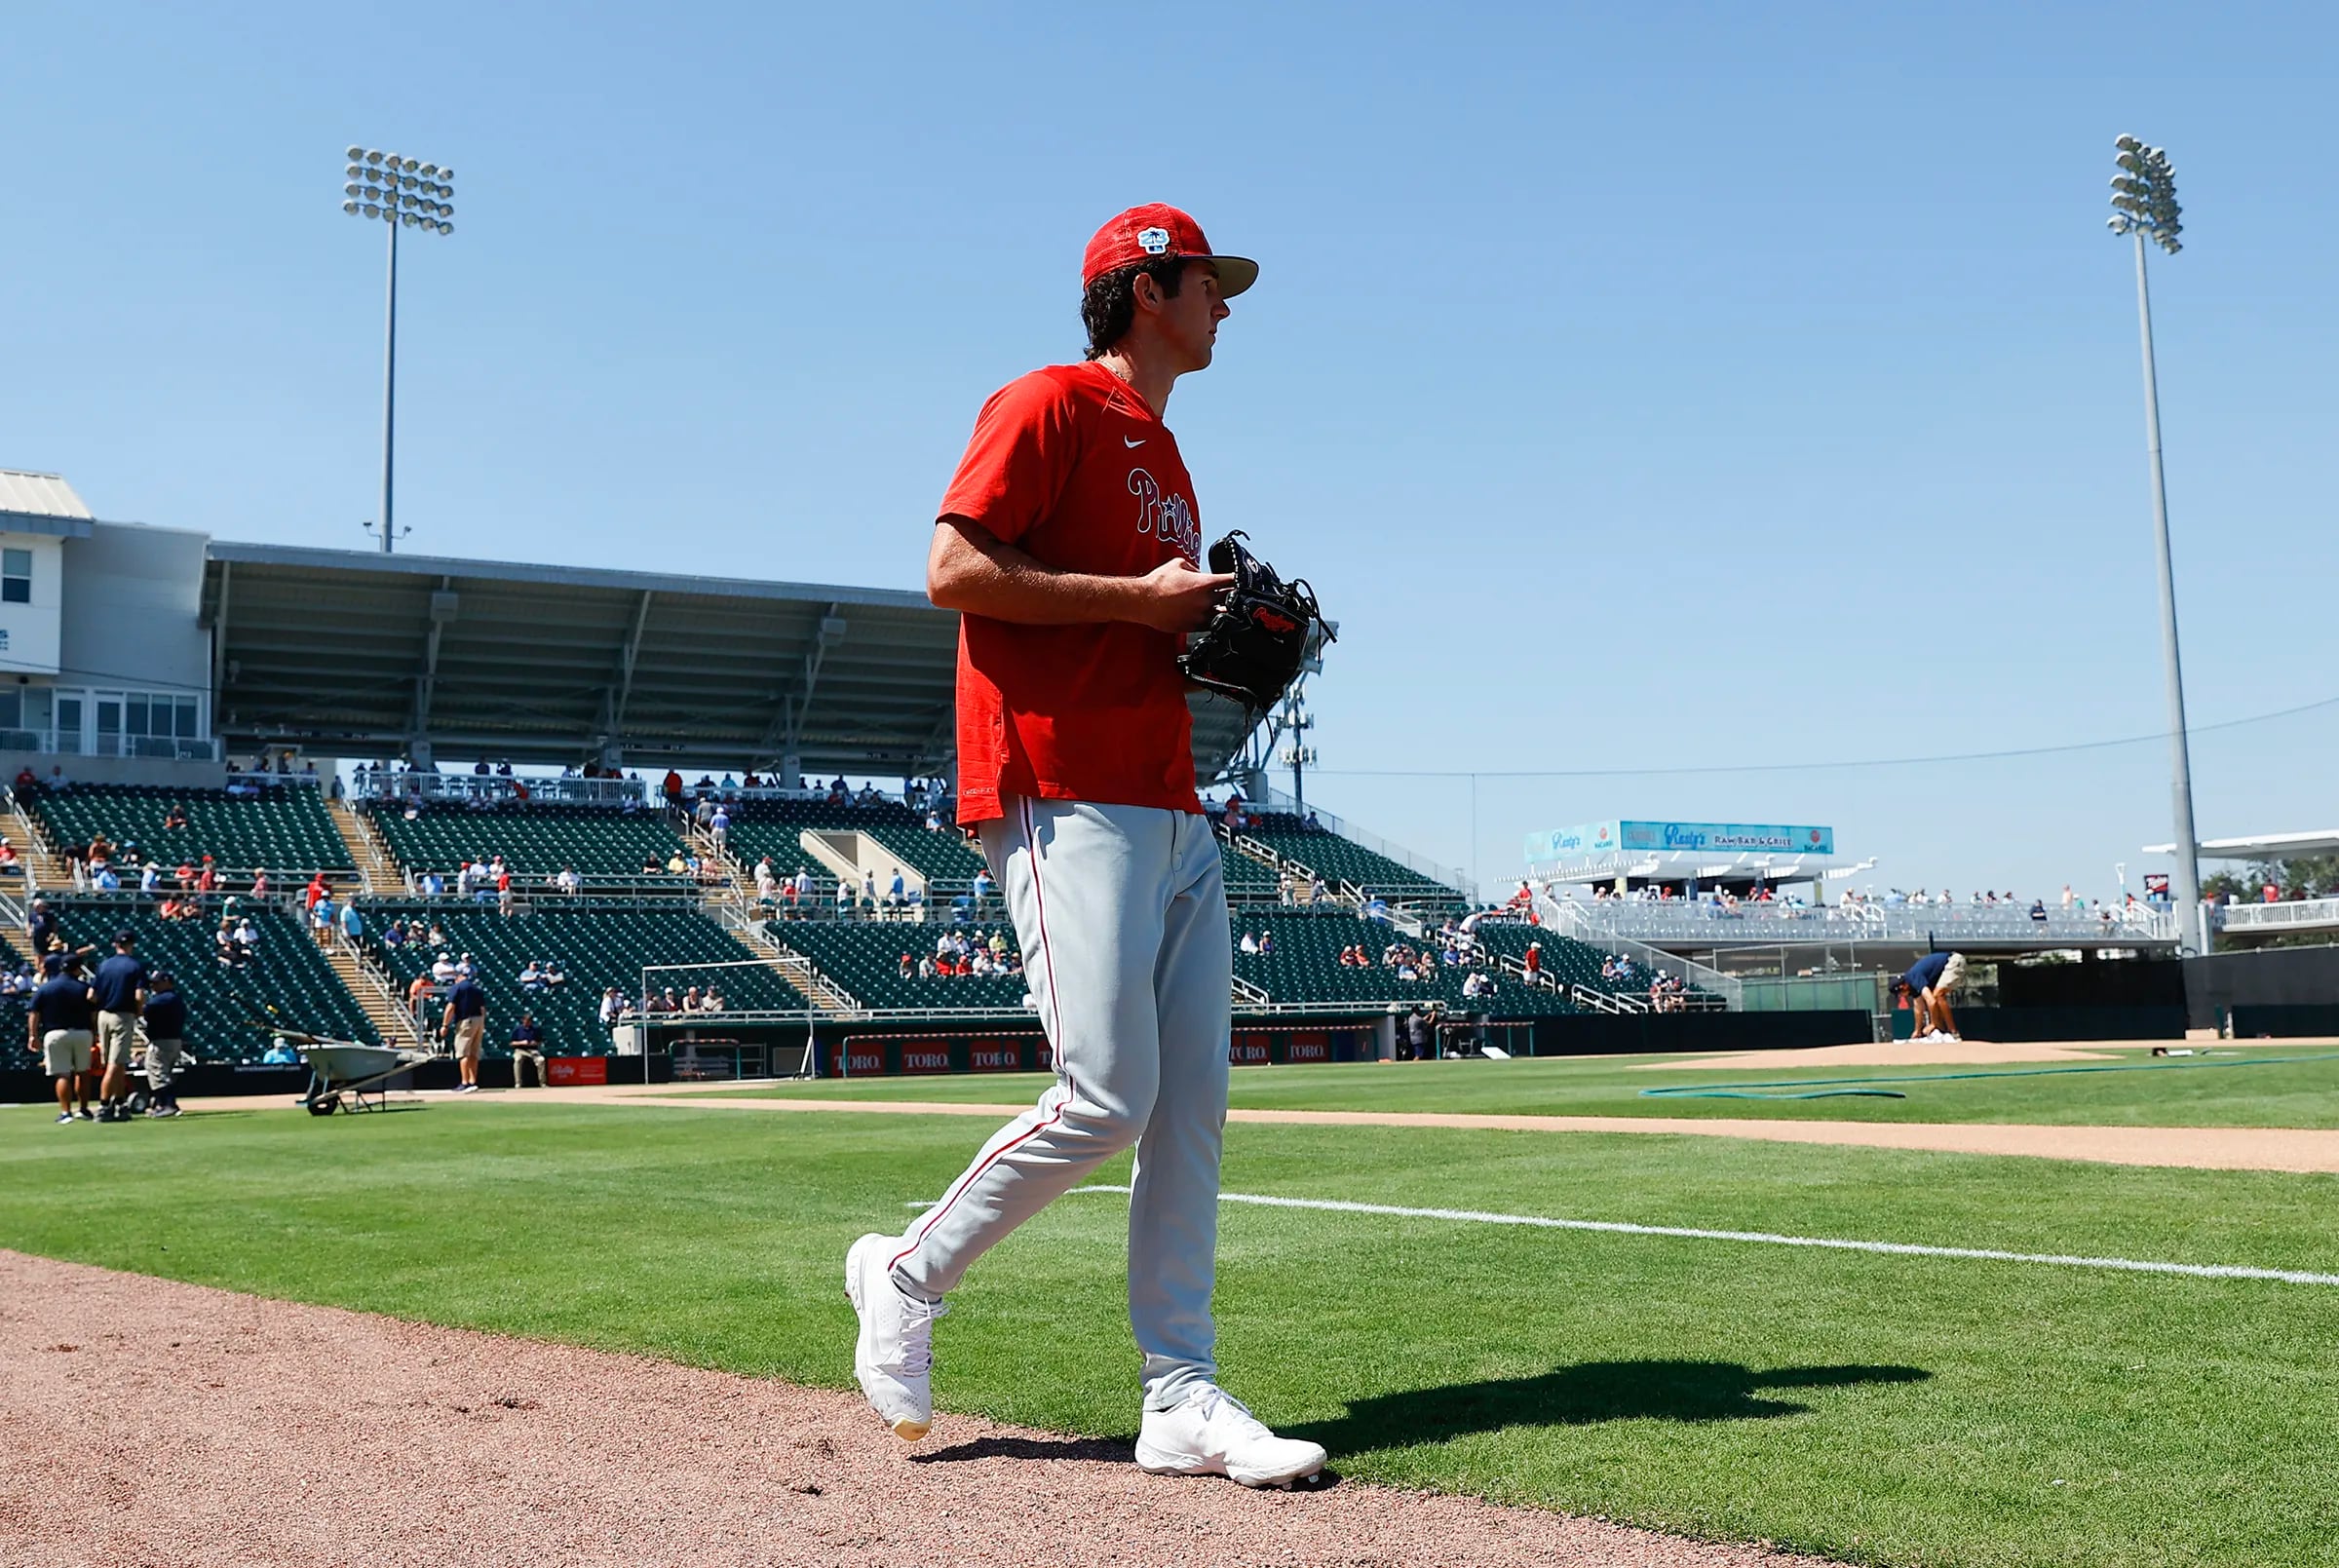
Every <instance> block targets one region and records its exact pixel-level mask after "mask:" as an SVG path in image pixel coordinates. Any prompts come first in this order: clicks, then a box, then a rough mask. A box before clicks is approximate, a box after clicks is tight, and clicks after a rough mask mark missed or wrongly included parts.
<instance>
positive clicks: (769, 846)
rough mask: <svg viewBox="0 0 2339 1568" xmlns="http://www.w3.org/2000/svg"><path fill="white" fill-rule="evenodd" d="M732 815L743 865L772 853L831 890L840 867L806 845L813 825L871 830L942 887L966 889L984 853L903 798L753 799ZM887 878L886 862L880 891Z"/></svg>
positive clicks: (783, 870) (776, 865)
mask: <svg viewBox="0 0 2339 1568" xmlns="http://www.w3.org/2000/svg"><path fill="white" fill-rule="evenodd" d="M730 815H731V846H730V847H731V853H732V855H733V856H734V857H736V858H737V859H738V860H739V863H740V866H741V868H742V869H743V870H745V871H747V872H748V873H749V874H750V875H752V874H753V872H754V869H755V861H756V859H757V858H758V857H759V856H764V855H769V856H770V857H771V858H772V870H773V872H774V874H776V875H779V876H789V875H792V874H793V873H794V872H795V871H797V870H798V869H803V870H808V871H810V872H811V873H812V874H813V879H814V883H815V885H816V886H817V887H819V888H821V889H822V890H823V891H824V892H826V893H828V894H834V893H835V891H836V873H835V872H833V871H831V870H829V869H828V868H827V867H826V866H825V865H824V864H822V863H821V862H820V861H819V860H815V859H813V857H812V856H811V855H810V854H809V853H808V852H807V851H806V850H805V849H804V847H803V834H804V830H805V829H806V828H808V827H809V828H814V829H818V830H821V831H824V832H857V833H866V834H868V835H869V837H870V838H872V839H874V840H875V841H876V842H877V843H878V844H880V845H882V846H883V847H884V848H885V850H886V852H887V853H888V854H890V855H892V856H894V857H895V858H896V859H898V860H900V862H901V865H902V866H903V868H904V869H907V870H913V871H916V872H917V873H918V874H919V875H920V876H923V877H924V878H926V880H927V882H928V883H929V885H931V886H935V887H936V889H937V891H938V892H943V893H963V892H964V891H966V884H967V883H969V882H971V881H973V880H974V877H975V873H976V872H977V871H978V870H979V869H980V868H981V866H982V857H981V856H980V855H978V854H977V853H976V852H975V850H974V848H973V847H972V846H971V845H969V844H968V843H967V841H966V840H965V839H964V838H963V837H961V836H960V834H959V832H958V830H957V829H956V828H954V827H945V828H944V829H943V830H942V831H940V832H929V831H928V830H927V828H926V822H925V819H924V818H923V817H922V816H919V815H918V814H916V813H914V812H912V811H911V810H910V809H909V808H908V807H907V806H904V805H902V804H901V802H899V801H893V800H886V801H878V802H876V803H874V804H872V805H866V806H862V805H853V804H840V803H836V802H831V801H826V800H748V801H741V802H740V803H738V804H737V805H734V806H732V807H731V808H730ZM887 880H888V878H887V875H886V872H885V870H884V868H882V867H880V868H878V872H877V881H878V886H879V891H880V892H882V891H883V889H884V884H885V883H886V881H887Z"/></svg>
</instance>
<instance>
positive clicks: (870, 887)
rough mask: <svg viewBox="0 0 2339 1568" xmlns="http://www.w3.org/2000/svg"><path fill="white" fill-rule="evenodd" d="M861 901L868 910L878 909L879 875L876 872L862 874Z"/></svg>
mask: <svg viewBox="0 0 2339 1568" xmlns="http://www.w3.org/2000/svg"><path fill="white" fill-rule="evenodd" d="M861 901H862V903H863V905H864V906H865V907H867V908H871V909H874V908H876V907H877V873H876V872H874V871H863V872H862V873H861Z"/></svg>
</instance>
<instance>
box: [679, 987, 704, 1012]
mask: <svg viewBox="0 0 2339 1568" xmlns="http://www.w3.org/2000/svg"><path fill="white" fill-rule="evenodd" d="M699 1009H700V1002H699V988H698V987H697V986H695V985H694V986H692V987H690V988H689V989H688V990H686V991H684V992H683V993H682V1011H683V1012H685V1013H696V1012H698V1011H699Z"/></svg>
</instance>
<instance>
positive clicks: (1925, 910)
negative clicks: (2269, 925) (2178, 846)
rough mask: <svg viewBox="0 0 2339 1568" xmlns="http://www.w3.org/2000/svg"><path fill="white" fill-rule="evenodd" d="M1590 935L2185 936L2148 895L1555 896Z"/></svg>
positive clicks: (2069, 941)
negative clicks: (2066, 899) (1815, 900)
mask: <svg viewBox="0 0 2339 1568" xmlns="http://www.w3.org/2000/svg"><path fill="white" fill-rule="evenodd" d="M1553 901H1555V902H1556V904H1557V905H1558V907H1559V908H1561V909H1562V910H1568V911H1573V918H1574V920H1575V921H1576V922H1577V924H1578V925H1580V927H1581V928H1582V930H1584V931H1585V932H1589V933H1591V934H1593V935H1591V936H1590V937H1587V938H1586V939H1588V940H1591V941H1595V942H1597V941H1605V940H1607V939H1609V938H1612V937H1613V938H1633V939H1637V940H1641V941H1656V942H1698V943H1718V944H1722V945H1737V944H1747V945H1758V946H1762V945H1776V944H1779V943H1782V942H1829V941H1893V942H1927V941H1938V942H1952V943H1953V942H1958V941H1969V942H2020V943H2047V944H2051V945H2060V946H2070V947H2090V946H2094V947H2104V946H2116V945H2121V944H2125V943H2128V942H2137V941H2148V942H2166V941H2173V940H2175V939H2176V921H2175V917H2174V916H2173V915H2172V914H2171V913H2170V912H2169V911H2167V910H2166V909H2159V908H2152V907H2149V906H2147V905H2143V904H2136V905H2133V906H2123V907H2115V908H2107V909H2106V910H2104V911H2102V912H2100V913H2099V912H2097V911H2093V910H2090V911H2089V912H2087V913H2085V914H2080V913H2077V912H2073V911H2068V910H2056V909H2050V910H2048V911H2047V912H2046V914H2045V917H2044V918H2038V917H2034V916H2033V915H2032V914H2031V913H2030V912H2029V911H2028V910H2027V909H2025V908H2023V907H2022V906H2020V905H2015V904H2003V903H2002V904H1985V905H1981V906H1978V907H1977V906H1975V905H1972V904H1930V903H1928V904H1881V903H1864V904H1853V905H1838V904H1829V905H1825V906H1823V907H1815V906H1813V905H1809V904H1791V903H1777V902H1770V903H1760V902H1749V901H1745V900H1741V901H1740V902H1738V903H1737V904H1735V905H1725V904H1719V903H1713V902H1709V901H1706V900H1703V899H1699V900H1689V899H1668V900H1666V901H1664V902H1662V903H1660V902H1652V901H1648V900H1644V899H1556V900H1553Z"/></svg>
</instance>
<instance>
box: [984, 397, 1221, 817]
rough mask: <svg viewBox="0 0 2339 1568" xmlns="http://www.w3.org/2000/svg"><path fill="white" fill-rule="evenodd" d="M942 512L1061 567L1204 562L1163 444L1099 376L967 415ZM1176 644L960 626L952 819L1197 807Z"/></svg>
mask: <svg viewBox="0 0 2339 1568" xmlns="http://www.w3.org/2000/svg"><path fill="white" fill-rule="evenodd" d="M941 516H960V517H965V518H968V519H969V520H970V521H973V522H976V523H978V524H980V525H981V526H982V527H983V528H984V529H986V530H987V531H988V532H990V533H991V534H992V535H993V536H994V537H996V538H997V539H999V540H1001V541H1002V542H1004V543H1007V544H1011V545H1014V546H1015V547H1016V549H1017V550H1020V551H1022V552H1024V553H1025V554H1026V555H1030V556H1032V557H1033V558H1034V559H1036V560H1039V561H1041V562H1044V563H1045V564H1047V565H1050V566H1054V567H1057V568H1059V569H1061V570H1064V571H1072V572H1089V573H1094V574H1096V575H1099V576H1109V577H1142V576H1143V575H1144V574H1145V573H1147V572H1149V571H1152V570H1153V569H1154V568H1155V567H1157V566H1159V565H1161V564H1162V563H1163V562H1165V561H1167V560H1170V558H1171V557H1173V556H1183V557H1184V558H1185V559H1187V560H1188V561H1191V562H1193V563H1194V564H1196V565H1197V566H1199V565H1200V564H1201V560H1202V519H1201V513H1200V511H1199V509H1197V508H1196V506H1195V504H1194V481H1193V479H1192V478H1190V477H1189V476H1188V475H1187V473H1186V465H1185V460H1184V459H1183V458H1181V457H1179V456H1178V452H1177V438H1176V437H1174V436H1172V435H1170V428H1169V427H1168V426H1167V425H1164V424H1163V423H1162V422H1161V420H1160V419H1159V418H1158V417H1157V416H1156V415H1155V414H1154V411H1153V410H1152V409H1151V408H1149V407H1147V406H1146V403H1145V401H1144V399H1142V398H1140V397H1139V396H1137V394H1136V393H1135V392H1134V391H1133V390H1131V387H1130V386H1129V385H1128V383H1126V382H1124V381H1123V380H1122V379H1121V378H1120V377H1119V376H1117V375H1114V374H1113V373H1112V372H1111V371H1110V370H1107V369H1105V368H1104V367H1103V366H1101V365H1097V364H1093V363H1092V364H1056V365H1050V366H1049V367H1048V368H1046V369H1044V370H1034V371H1032V372H1031V373H1030V374H1029V375H1026V376H1023V377H1021V378H1019V379H1017V380H1015V381H1011V382H1009V383H1008V384H1007V385H1006V386H1005V387H1003V388H1001V389H1000V390H999V391H998V392H996V393H994V394H992V396H991V400H990V401H989V402H986V403H984V404H983V406H982V413H981V414H980V416H978V418H977V419H976V421H975V436H974V439H973V440H970V441H969V442H968V443H967V454H966V456H965V457H963V458H961V459H960V460H959V465H958V474H957V477H956V478H953V479H951V481H950V490H949V493H948V494H946V495H944V496H943V497H942V507H941ZM1181 642H1182V639H1181V638H1179V637H1177V636H1175V635H1173V634H1172V633H1170V632H1167V631H1154V630H1153V629H1152V628H1151V627H1143V626H1138V625H1135V624H1134V623H1132V622H1126V621H1114V622H1095V623H1091V624H1089V625H1085V626H1019V625H1016V624H1013V623H1010V622H1006V621H994V620H992V619H990V618H989V617H987V616H980V615H966V616H961V617H960V618H959V632H958V820H959V821H960V822H964V823H969V824H972V823H975V822H984V821H986V820H988V819H990V818H994V817H997V816H1000V815H1001V814H1002V808H1001V806H1000V803H999V802H1000V796H1002V795H1029V796H1033V797H1036V798H1039V799H1045V800H1085V801H1089V802H1092V803H1093V804H1096V805H1107V806H1159V807H1163V808H1166V809H1168V810H1170V811H1183V812H1194V813H1197V814H1199V813H1200V812H1201V810H1202V801H1201V799H1200V798H1199V797H1198V796H1197V795H1196V794H1195V792H1194V741H1193V732H1194V719H1193V715H1192V714H1191V713H1190V712H1189V711H1188V710H1187V708H1186V691H1185V681H1184V678H1183V677H1182V676H1180V675H1179V674H1178V672H1177V666H1176V663H1175V660H1176V658H1177V654H1178V651H1179V647H1180V645H1181Z"/></svg>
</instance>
